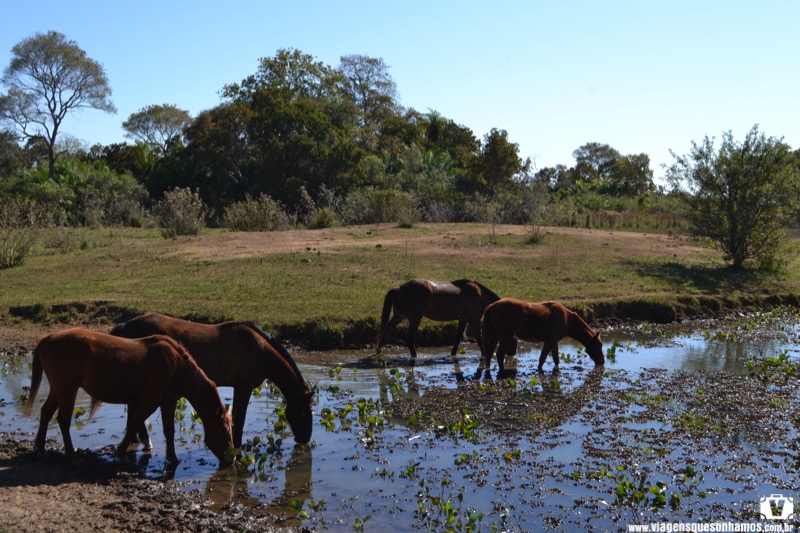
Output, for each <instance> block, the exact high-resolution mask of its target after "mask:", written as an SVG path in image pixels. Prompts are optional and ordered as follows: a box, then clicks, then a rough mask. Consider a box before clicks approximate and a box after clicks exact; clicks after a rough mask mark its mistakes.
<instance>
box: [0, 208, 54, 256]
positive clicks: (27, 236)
mask: <svg viewBox="0 0 800 533" xmlns="http://www.w3.org/2000/svg"><path fill="white" fill-rule="evenodd" d="M47 220H48V217H47V214H46V211H45V210H43V209H42V208H40V207H39V206H38V205H37V204H36V203H34V202H32V201H30V200H27V199H24V198H19V197H13V196H12V197H7V198H5V199H2V200H0V269H4V268H12V267H15V266H19V265H21V264H22V263H23V262H24V261H25V259H26V258H27V257H28V255H29V254H30V252H31V248H32V247H33V245H34V243H35V242H36V238H37V237H38V235H39V232H40V231H41V230H42V228H44V227H45V225H46V224H47Z"/></svg>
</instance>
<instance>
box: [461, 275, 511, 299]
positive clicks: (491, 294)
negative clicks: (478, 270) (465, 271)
mask: <svg viewBox="0 0 800 533" xmlns="http://www.w3.org/2000/svg"><path fill="white" fill-rule="evenodd" d="M450 283H452V284H453V285H455V286H456V287H458V288H459V289H463V288H464V287H465V286H466V285H469V284H470V283H474V284H475V285H477V286H478V287H480V289H481V293H482V294H484V295H485V296H489V297H491V298H494V301H497V300H499V299H500V297H499V296H498V295H497V294H496V293H495V292H494V291H493V290H492V289H490V288H489V287H487V286H486V285H484V284H483V283H481V282H479V281H475V280H474V279H469V278H461V279H457V280H455V281H451V282H450Z"/></svg>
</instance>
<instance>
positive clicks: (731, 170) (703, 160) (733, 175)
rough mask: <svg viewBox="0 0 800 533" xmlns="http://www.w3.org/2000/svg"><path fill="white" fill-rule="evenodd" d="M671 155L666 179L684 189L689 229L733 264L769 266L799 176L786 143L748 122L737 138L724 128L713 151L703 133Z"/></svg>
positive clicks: (778, 241)
mask: <svg viewBox="0 0 800 533" xmlns="http://www.w3.org/2000/svg"><path fill="white" fill-rule="evenodd" d="M672 155H673V157H675V163H674V164H673V165H672V166H671V167H670V168H669V169H668V178H669V180H670V182H671V183H672V184H673V186H674V187H676V188H679V187H681V186H686V187H687V188H688V192H689V195H688V196H687V198H688V202H689V208H690V209H689V216H690V219H691V221H692V227H693V229H694V231H695V232H696V233H697V234H698V235H704V236H707V237H709V238H710V239H712V240H713V241H714V242H715V243H716V244H717V246H719V248H720V249H721V250H722V251H723V252H724V253H725V255H726V258H727V259H728V260H729V261H730V262H731V263H732V265H733V267H734V268H742V267H744V266H745V264H746V263H747V262H749V261H754V262H755V263H757V264H758V265H760V266H764V267H774V266H775V265H776V261H777V260H778V259H779V258H778V251H779V244H780V240H781V238H782V237H783V235H784V231H783V228H784V223H785V222H786V220H787V217H788V216H789V215H790V214H791V209H792V206H793V205H794V203H795V200H796V198H797V192H798V177H799V176H800V171H798V167H797V164H796V160H795V157H794V155H793V154H792V151H791V149H790V148H789V146H788V145H786V144H785V143H784V142H783V140H782V139H775V138H774V137H769V138H767V137H766V136H765V135H764V134H763V133H761V132H759V131H758V126H753V128H752V129H751V130H750V131H749V132H748V133H747V135H746V136H745V139H744V142H742V143H738V142H736V141H735V140H734V138H733V135H732V134H731V132H730V131H728V132H726V133H724V134H723V136H722V144H721V146H720V147H719V150H717V149H716V148H715V147H714V140H713V139H709V138H708V137H705V138H704V139H703V141H702V142H701V143H699V144H698V143H695V142H692V150H691V152H690V153H689V154H687V155H682V156H678V155H676V154H675V153H674V152H673V153H672Z"/></svg>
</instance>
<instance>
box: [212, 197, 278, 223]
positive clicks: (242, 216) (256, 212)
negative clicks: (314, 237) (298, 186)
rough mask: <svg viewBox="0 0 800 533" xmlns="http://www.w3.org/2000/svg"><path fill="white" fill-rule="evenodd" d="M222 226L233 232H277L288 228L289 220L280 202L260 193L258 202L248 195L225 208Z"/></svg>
mask: <svg viewBox="0 0 800 533" xmlns="http://www.w3.org/2000/svg"><path fill="white" fill-rule="evenodd" d="M222 226H223V227H225V228H228V229H231V230H234V231H278V230H283V229H287V228H289V226H290V220H289V216H288V215H287V214H286V212H285V211H284V209H283V206H282V205H281V203H280V202H278V201H277V200H273V199H272V198H270V197H269V196H268V195H266V194H263V193H262V194H261V196H259V197H258V200H254V199H253V198H251V197H250V196H249V195H248V196H247V198H246V199H245V200H244V201H243V202H235V203H233V204H231V205H230V206H228V207H226V208H225V212H224V213H223V215H222Z"/></svg>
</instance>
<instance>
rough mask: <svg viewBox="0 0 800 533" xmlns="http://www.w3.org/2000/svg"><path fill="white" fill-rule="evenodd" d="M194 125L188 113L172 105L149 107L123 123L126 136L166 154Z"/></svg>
mask: <svg viewBox="0 0 800 533" xmlns="http://www.w3.org/2000/svg"><path fill="white" fill-rule="evenodd" d="M191 123H192V116H191V115H190V114H189V112H188V111H186V110H183V109H179V108H178V107H177V106H175V105H172V104H162V105H149V106H147V107H145V108H142V109H140V110H139V111H137V112H136V113H131V116H130V117H128V120H126V121H125V122H123V123H122V128H123V129H124V130H125V131H126V133H125V136H126V137H128V138H131V139H137V140H139V141H142V142H145V143H147V144H148V145H150V146H151V147H153V148H155V149H157V150H159V151H160V152H161V154H162V155H163V154H166V153H167V151H168V149H169V146H170V144H172V143H174V142H176V141H177V140H182V137H183V130H184V129H185V128H186V127H187V126H189V124H191Z"/></svg>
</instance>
